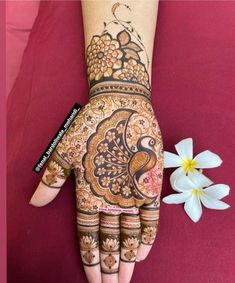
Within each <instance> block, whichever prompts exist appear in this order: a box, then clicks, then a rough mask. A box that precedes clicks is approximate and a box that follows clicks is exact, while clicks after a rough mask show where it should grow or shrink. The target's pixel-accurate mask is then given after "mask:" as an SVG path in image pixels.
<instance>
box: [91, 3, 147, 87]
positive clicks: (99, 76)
mask: <svg viewBox="0 0 235 283" xmlns="http://www.w3.org/2000/svg"><path fill="white" fill-rule="evenodd" d="M119 6H125V7H128V6H126V5H122V4H119V3H116V4H114V5H113V8H112V13H113V16H114V17H115V20H113V21H111V22H109V23H104V25H105V29H104V30H103V32H102V34H101V36H99V35H95V36H93V37H92V39H91V43H90V45H89V46H88V47H87V51H86V53H87V54H86V55H87V74H88V78H89V83H90V86H91V87H92V86H93V85H95V84H96V83H97V82H100V81H107V80H108V81H112V80H116V81H120V80H121V81H130V82H137V83H139V84H142V85H143V86H145V87H146V88H147V89H150V84H149V75H148V72H147V70H146V67H145V64H143V63H142V62H141V57H140V55H139V53H141V52H143V50H144V51H145V53H146V56H147V64H148V66H149V59H148V55H147V52H146V48H145V46H144V44H143V43H142V41H141V37H140V35H139V34H138V33H137V32H136V30H135V29H134V28H133V27H132V26H131V22H130V21H123V20H120V19H119V18H118V17H117V15H116V9H117V8H118V7H119ZM111 23H114V24H119V25H120V26H121V27H122V30H121V31H120V32H119V33H118V34H117V36H116V38H113V37H112V35H111V34H110V33H109V32H108V26H109V25H110V24H111ZM123 28H124V29H123ZM132 37H133V38H134V40H136V41H137V42H138V43H136V42H135V41H133V40H132ZM139 44H140V45H141V47H140V45H139ZM142 48H143V49H142Z"/></svg>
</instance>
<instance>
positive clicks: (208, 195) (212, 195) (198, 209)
mask: <svg viewBox="0 0 235 283" xmlns="http://www.w3.org/2000/svg"><path fill="white" fill-rule="evenodd" d="M212 184H213V182H212V181H211V180H210V179H208V178H207V177H206V176H204V175H203V174H199V175H194V174H192V175H190V176H186V175H181V176H180V177H178V178H177V179H176V180H175V182H174V186H173V189H174V190H176V191H177V192H179V193H177V194H171V195H169V196H167V197H164V198H163V202H165V203H168V204H179V203H185V204H184V210H185V212H186V213H187V214H188V216H189V217H190V218H191V219H192V220H193V221H194V222H197V221H198V220H199V219H200V218H201V215H202V206H201V203H202V204H203V205H204V206H205V207H207V208H210V209H226V208H229V207H230V206H229V205H228V204H227V203H225V202H223V201H221V200H220V199H222V198H223V197H225V196H227V195H228V194H229V190H230V188H229V186H227V185H224V184H217V185H212ZM211 185H212V186H211Z"/></svg>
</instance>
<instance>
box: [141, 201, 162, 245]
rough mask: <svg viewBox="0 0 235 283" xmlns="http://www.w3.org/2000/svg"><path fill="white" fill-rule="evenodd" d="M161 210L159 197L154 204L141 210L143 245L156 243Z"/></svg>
mask: <svg viewBox="0 0 235 283" xmlns="http://www.w3.org/2000/svg"><path fill="white" fill-rule="evenodd" d="M159 208H160V197H159V196H158V198H157V200H155V201H154V202H153V203H152V204H150V205H144V206H142V207H141V208H140V219H141V226H142V227H141V242H142V244H145V245H152V244H153V243H154V240H155V238H156V235H157V229H158V221H159Z"/></svg>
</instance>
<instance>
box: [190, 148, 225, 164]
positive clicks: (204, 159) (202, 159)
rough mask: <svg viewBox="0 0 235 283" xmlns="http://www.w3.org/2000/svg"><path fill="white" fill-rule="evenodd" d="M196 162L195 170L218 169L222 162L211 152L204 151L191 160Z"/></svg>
mask: <svg viewBox="0 0 235 283" xmlns="http://www.w3.org/2000/svg"><path fill="white" fill-rule="evenodd" d="M193 160H194V161H196V162H197V164H196V166H195V168H213V167H218V166H220V165H221V163H222V162H223V161H222V159H221V158H220V157H219V155H217V154H215V153H213V152H211V151H210V150H205V151H203V152H201V153H199V154H198V155H196V156H195V157H194V159H193Z"/></svg>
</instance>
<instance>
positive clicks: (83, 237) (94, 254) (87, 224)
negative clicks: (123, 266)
mask: <svg viewBox="0 0 235 283" xmlns="http://www.w3.org/2000/svg"><path fill="white" fill-rule="evenodd" d="M77 232H78V240H79V246H80V253H81V258H82V262H83V264H84V265H87V266H94V265H97V264H99V263H100V257H99V213H96V214H87V213H84V212H81V211H78V212H77Z"/></svg>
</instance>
